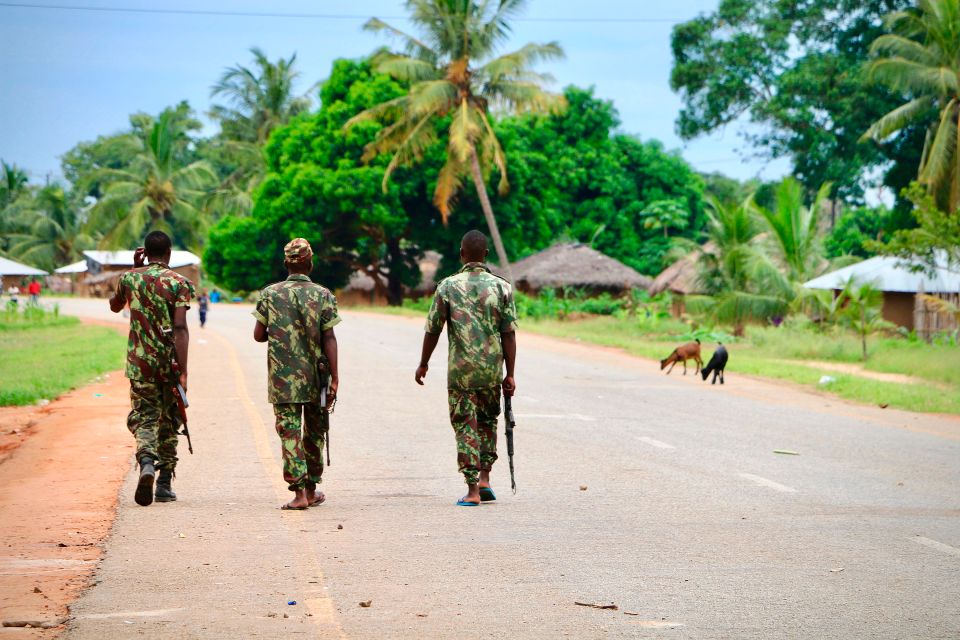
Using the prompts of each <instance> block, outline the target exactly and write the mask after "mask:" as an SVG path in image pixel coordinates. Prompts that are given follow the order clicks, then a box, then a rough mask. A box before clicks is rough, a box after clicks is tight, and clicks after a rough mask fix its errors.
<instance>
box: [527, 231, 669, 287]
mask: <svg viewBox="0 0 960 640" xmlns="http://www.w3.org/2000/svg"><path fill="white" fill-rule="evenodd" d="M511 267H512V270H513V279H514V283H515V285H516V287H517V289H519V290H520V291H523V292H525V293H536V292H538V291H540V290H541V289H556V288H559V287H573V288H576V289H582V290H584V291H588V292H591V293H601V292H604V291H607V292H610V293H622V292H623V291H626V290H629V289H646V288H648V287H649V286H650V284H651V280H650V278H648V277H647V276H645V275H643V274H641V273H638V272H637V271H634V270H633V269H631V268H630V267H628V266H627V265H625V264H623V263H622V262H620V261H618V260H614V259H613V258H611V257H609V256H606V255H604V254H602V253H600V252H599V251H596V250H595V249H592V248H591V247H589V246H587V245H585V244H579V243H562V244H555V245H553V246H552V247H550V248H549V249H544V250H543V251H541V252H540V253H535V254H533V255H532V256H528V257H526V258H524V259H523V260H520V261H518V262H516V263H514V264H513V265H511Z"/></svg>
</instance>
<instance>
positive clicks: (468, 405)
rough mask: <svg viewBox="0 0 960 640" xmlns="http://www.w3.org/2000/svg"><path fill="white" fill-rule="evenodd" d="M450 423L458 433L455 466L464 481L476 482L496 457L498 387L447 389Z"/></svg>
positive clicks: (498, 414) (498, 410)
mask: <svg viewBox="0 0 960 640" xmlns="http://www.w3.org/2000/svg"><path fill="white" fill-rule="evenodd" d="M447 401H448V403H449V405H450V424H452V425H453V431H454V433H455V434H456V436H457V466H458V467H459V469H460V473H462V474H463V477H464V480H465V481H466V483H467V484H477V483H478V482H479V481H480V472H481V471H490V469H491V468H492V467H493V463H494V462H496V460H497V418H499V417H500V387H499V386H496V387H490V388H487V389H448V390H447Z"/></svg>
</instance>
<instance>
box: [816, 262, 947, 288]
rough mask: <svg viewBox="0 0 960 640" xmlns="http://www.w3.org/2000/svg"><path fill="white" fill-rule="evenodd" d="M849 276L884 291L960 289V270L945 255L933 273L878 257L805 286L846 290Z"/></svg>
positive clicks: (825, 275)
mask: <svg viewBox="0 0 960 640" xmlns="http://www.w3.org/2000/svg"><path fill="white" fill-rule="evenodd" d="M850 278H853V279H854V280H855V281H857V282H870V283H873V285H874V286H875V287H877V288H878V289H880V290H881V291H896V292H902V293H917V292H918V291H920V287H921V285H922V286H923V291H924V293H956V292H958V291H960V270H958V269H957V268H953V269H949V268H948V266H947V260H946V257H945V256H944V257H942V259H938V268H937V269H935V270H934V272H933V273H932V274H930V273H927V272H925V271H917V272H914V271H911V270H910V265H909V263H905V262H904V261H903V260H901V259H900V258H893V257H890V256H876V257H874V258H870V259H868V260H864V261H863V262H858V263H857V264H852V265H850V266H849V267H844V268H843V269H838V270H836V271H831V272H830V273H826V274H824V275H822V276H820V277H819V278H814V279H813V280H811V281H810V282H807V283H805V284H804V285H803V286H805V287H807V288H810V289H843V287H844V285H845V284H846V283H847V281H848V280H850Z"/></svg>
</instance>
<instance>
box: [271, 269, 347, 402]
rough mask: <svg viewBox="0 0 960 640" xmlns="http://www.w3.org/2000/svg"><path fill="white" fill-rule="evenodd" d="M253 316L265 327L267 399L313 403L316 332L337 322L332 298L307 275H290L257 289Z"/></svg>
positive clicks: (318, 356) (316, 395) (319, 351)
mask: <svg viewBox="0 0 960 640" xmlns="http://www.w3.org/2000/svg"><path fill="white" fill-rule="evenodd" d="M253 317H254V318H256V319H257V321H258V322H260V323H261V324H263V325H264V326H265V327H266V328H267V372H268V378H269V379H268V380H267V398H268V400H269V401H270V402H271V403H273V404H284V403H288V402H317V401H319V400H320V382H321V381H320V380H318V379H317V364H318V363H319V362H326V358H325V357H324V355H323V346H322V345H323V343H322V340H321V335H322V334H323V332H324V331H326V330H327V329H331V328H333V327H334V326H335V325H337V324H339V322H340V316H339V315H337V299H336V298H335V297H334V296H333V294H332V293H330V290H329V289H327V288H326V287H322V286H320V285H319V284H314V283H313V282H311V280H310V277H309V276H305V275H300V274H292V275H291V276H290V277H288V278H287V279H286V280H284V281H283V282H278V283H276V284H272V285H270V286H269V287H267V288H266V289H264V290H263V291H261V292H260V301H259V302H257V307H256V309H254V311H253Z"/></svg>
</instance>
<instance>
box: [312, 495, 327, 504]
mask: <svg viewBox="0 0 960 640" xmlns="http://www.w3.org/2000/svg"><path fill="white" fill-rule="evenodd" d="M326 499H327V496H326V494H324V493H322V492H321V493H318V494H317V495H316V497H315V498H314V499H313V502H311V503H310V506H311V507H315V506H317V505H320V504H323V503H324V501H325V500H326Z"/></svg>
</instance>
